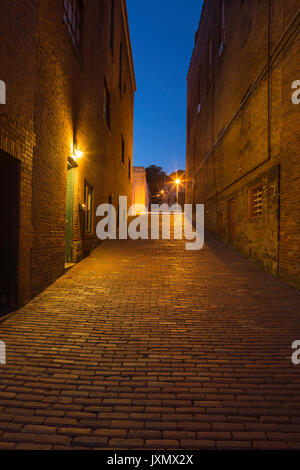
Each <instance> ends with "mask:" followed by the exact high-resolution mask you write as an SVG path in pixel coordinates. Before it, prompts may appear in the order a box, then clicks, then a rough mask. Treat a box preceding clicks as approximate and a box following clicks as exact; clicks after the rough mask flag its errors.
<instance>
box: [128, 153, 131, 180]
mask: <svg viewBox="0 0 300 470" xmlns="http://www.w3.org/2000/svg"><path fill="white" fill-rule="evenodd" d="M128 179H129V181H130V180H131V159H130V158H129V159H128Z"/></svg>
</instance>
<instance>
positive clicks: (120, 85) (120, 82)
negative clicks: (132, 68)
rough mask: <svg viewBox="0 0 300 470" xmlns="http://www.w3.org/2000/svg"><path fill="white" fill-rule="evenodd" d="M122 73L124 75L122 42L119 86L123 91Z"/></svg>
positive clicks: (121, 45)
mask: <svg viewBox="0 0 300 470" xmlns="http://www.w3.org/2000/svg"><path fill="white" fill-rule="evenodd" d="M122 75H123V44H122V43H121V44H120V70H119V88H120V92H121V93H122V80H123V78H122Z"/></svg>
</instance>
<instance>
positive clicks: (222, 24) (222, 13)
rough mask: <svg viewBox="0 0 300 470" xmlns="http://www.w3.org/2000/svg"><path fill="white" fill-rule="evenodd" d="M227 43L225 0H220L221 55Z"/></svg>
mask: <svg viewBox="0 0 300 470" xmlns="http://www.w3.org/2000/svg"><path fill="white" fill-rule="evenodd" d="M224 44H225V0H219V56H220V55H221V54H222V52H223V50H224Z"/></svg>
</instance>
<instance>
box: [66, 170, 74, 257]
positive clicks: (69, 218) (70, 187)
mask: <svg viewBox="0 0 300 470" xmlns="http://www.w3.org/2000/svg"><path fill="white" fill-rule="evenodd" d="M73 219H74V169H73V168H70V169H68V177H67V207H66V263H72V261H73Z"/></svg>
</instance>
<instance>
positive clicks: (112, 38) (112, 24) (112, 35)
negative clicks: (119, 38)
mask: <svg viewBox="0 0 300 470" xmlns="http://www.w3.org/2000/svg"><path fill="white" fill-rule="evenodd" d="M110 8H111V10H110V43H109V46H110V48H111V50H112V51H113V50H114V42H115V0H111V5H110Z"/></svg>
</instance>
